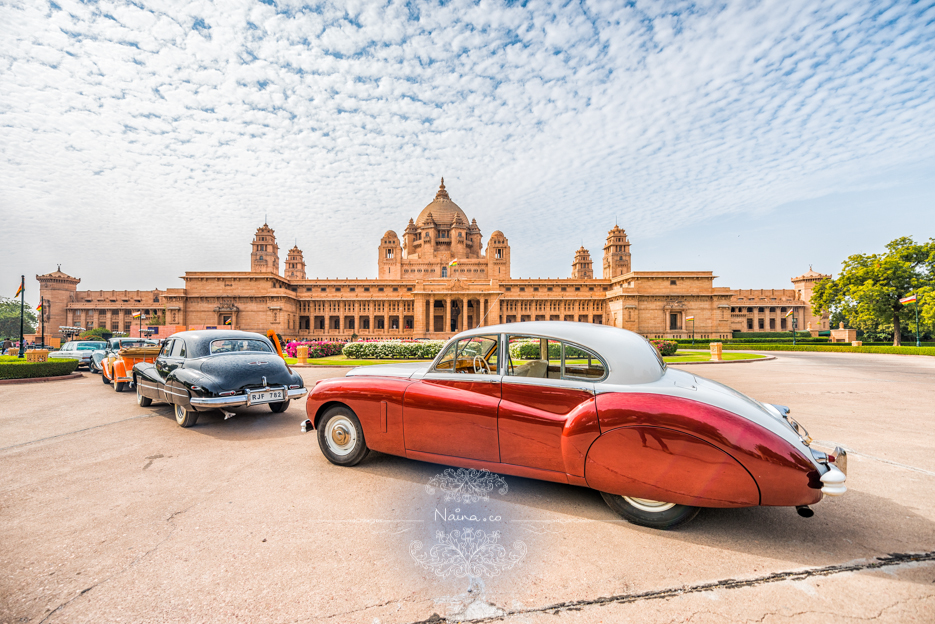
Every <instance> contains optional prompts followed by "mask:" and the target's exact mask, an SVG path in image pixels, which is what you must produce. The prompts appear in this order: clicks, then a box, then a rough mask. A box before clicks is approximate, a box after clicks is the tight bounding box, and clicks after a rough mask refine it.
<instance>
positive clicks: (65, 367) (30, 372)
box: [0, 357, 78, 379]
mask: <svg viewBox="0 0 935 624" xmlns="http://www.w3.org/2000/svg"><path fill="white" fill-rule="evenodd" d="M76 368H78V360H59V359H55V360H49V361H47V362H27V361H26V359H25V358H24V359H22V360H21V359H19V358H8V357H4V358H0V379H34V378H36V377H59V376H61V375H69V374H71V373H72V372H74V370H75V369H76Z"/></svg>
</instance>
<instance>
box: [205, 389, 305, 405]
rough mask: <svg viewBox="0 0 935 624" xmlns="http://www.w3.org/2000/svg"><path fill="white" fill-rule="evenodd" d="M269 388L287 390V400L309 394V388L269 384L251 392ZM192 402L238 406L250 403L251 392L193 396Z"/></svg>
mask: <svg viewBox="0 0 935 624" xmlns="http://www.w3.org/2000/svg"><path fill="white" fill-rule="evenodd" d="M269 390H285V391H286V400H287V401H291V400H292V399H298V398H301V397H304V396H305V395H306V394H308V388H293V389H291V390H289V389H288V388H285V387H283V386H280V387H276V388H270V387H269V386H267V387H265V388H254V389H253V390H251V392H267V391H269ZM190 402H191V404H192V405H194V406H197V407H217V408H221V407H236V406H238V405H249V404H250V394H249V393H247V394H235V395H231V396H226V397H192V398H191V400H190Z"/></svg>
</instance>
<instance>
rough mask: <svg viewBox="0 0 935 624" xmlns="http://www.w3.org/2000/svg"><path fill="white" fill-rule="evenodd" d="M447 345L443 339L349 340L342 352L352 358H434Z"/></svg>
mask: <svg viewBox="0 0 935 624" xmlns="http://www.w3.org/2000/svg"><path fill="white" fill-rule="evenodd" d="M443 346H445V341H443V340H422V341H418V342H416V341H406V342H403V341H402V340H379V341H374V342H349V343H347V344H346V345H344V348H343V349H342V350H341V352H342V353H343V354H344V356H345V357H346V358H348V359H350V360H367V359H379V360H408V359H420V360H431V359H434V358H435V356H436V355H438V352H439V351H441V350H442V347H443Z"/></svg>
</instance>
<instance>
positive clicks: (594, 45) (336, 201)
mask: <svg viewBox="0 0 935 624" xmlns="http://www.w3.org/2000/svg"><path fill="white" fill-rule="evenodd" d="M933 24H935V8H933V3H932V2H886V1H882V0H874V1H865V2H858V1H853V2H823V1H820V0H764V1H762V2H740V1H738V2H726V3H725V2H720V1H718V2H705V1H698V2H678V1H673V2H663V1H659V2H643V1H641V0H640V1H635V2H627V3H624V2H620V1H617V0H606V1H605V0H595V1H591V2H554V3H550V2H534V1H530V2H498V1H488V0H482V1H480V2H467V1H460V0H454V1H451V2H419V1H413V2H394V1H391V2H346V3H298V2H290V1H278V0H258V1H257V0H240V1H238V0H224V1H222V2H216V3H215V2H209V1H206V0H195V1H191V0H176V1H173V0H152V1H148V0H136V1H127V2H123V1H117V0H111V1H99V2H95V1H87V2H75V1H72V0H55V1H54V2H53V1H48V2H41V1H37V0H28V1H18V0H12V1H7V2H5V3H3V4H2V5H0V44H2V45H0V211H2V217H3V219H2V220H3V222H4V223H5V224H6V226H5V227H4V228H3V233H2V234H0V236H2V243H3V247H4V249H5V252H4V253H9V254H16V253H19V252H20V251H22V250H24V249H26V248H27V247H31V248H35V245H36V243H35V242H33V243H29V242H26V241H23V240H21V237H19V236H14V235H13V234H14V233H15V232H22V231H34V230H35V229H36V228H42V227H45V228H46V230H47V231H48V229H49V228H48V226H50V225H55V224H59V223H67V224H68V228H67V231H68V232H69V233H70V235H79V236H89V237H94V236H101V234H102V233H103V232H104V231H106V232H108V234H107V238H109V239H110V240H112V241H115V242H116V241H120V240H126V239H129V238H130V237H131V236H133V235H134V233H136V232H140V231H141V230H145V231H146V232H147V237H146V239H145V240H143V241H136V242H134V244H133V245H134V246H133V248H134V249H135V250H137V251H140V252H143V253H151V252H155V251H156V250H162V251H163V256H162V257H163V259H164V262H161V263H160V266H159V267H153V268H152V271H154V273H152V275H150V276H149V277H150V278H151V279H157V282H159V283H162V284H164V285H173V284H171V283H170V284H165V282H166V281H168V280H170V279H171V278H174V277H176V276H178V275H180V274H181V271H183V270H185V269H188V270H201V269H211V268H226V269H238V268H240V269H246V268H247V256H246V250H247V245H248V241H249V238H250V236H251V234H252V230H253V228H255V227H256V225H257V224H258V223H259V222H261V220H262V218H263V215H264V214H268V215H269V220H270V223H271V224H272V225H273V226H274V227H276V228H277V230H278V232H279V233H280V234H281V235H282V236H283V237H284V240H281V244H282V245H284V246H286V247H289V246H291V245H292V239H293V237H297V238H298V241H299V244H300V246H301V247H303V248H304V249H305V251H306V258H307V259H309V260H311V262H310V265H311V266H310V273H311V274H313V275H319V276H327V275H331V276H339V277H344V276H345V275H351V276H361V277H363V276H368V275H373V274H374V272H375V266H374V265H375V255H374V254H375V245H376V244H377V239H378V237H379V236H380V235H381V234H382V232H383V231H384V230H385V229H387V228H390V227H391V228H394V229H401V228H402V227H404V226H405V223H406V221H407V220H408V218H409V217H410V216H414V215H416V214H417V213H418V210H419V209H420V208H421V207H422V205H424V204H425V203H428V201H430V200H431V197H432V194H433V192H434V188H435V186H436V184H437V178H438V176H441V175H444V176H446V182H448V183H449V184H448V187H449V190H450V191H451V192H452V195H453V198H454V199H455V201H458V202H459V203H460V204H461V205H462V206H464V207H465V208H466V210H467V211H468V213H469V216H471V217H476V218H477V219H478V221H479V223H480V225H481V227H482V229H483V230H484V234H485V235H487V234H489V233H490V232H492V231H493V229H502V230H503V231H504V232H506V233H507V235H508V236H509V237H510V239H511V243H512V244H514V245H515V246H516V247H517V248H523V247H526V248H527V249H530V250H532V249H534V248H535V246H536V245H541V244H543V243H557V242H558V241H560V240H562V239H563V237H569V236H574V237H575V238H577V237H578V235H579V234H580V235H581V237H587V238H588V239H589V240H591V239H595V238H596V239H597V240H596V241H594V242H595V243H596V242H598V241H602V239H603V234H602V232H603V231H606V229H607V227H608V226H609V225H610V224H612V221H613V219H614V218H615V217H617V218H619V220H620V222H621V223H622V224H623V225H625V226H626V227H627V228H628V229H630V230H631V231H632V230H633V229H636V230H640V231H643V232H658V231H660V230H665V229H666V228H669V227H673V226H675V225H684V224H686V223H691V222H695V221H699V220H702V219H704V218H707V217H710V216H712V215H720V214H725V213H730V212H733V211H748V210H768V209H770V208H772V207H775V206H777V205H779V204H781V203H783V202H788V201H792V200H796V199H805V198H810V197H815V196H818V195H821V194H826V193H830V192H834V191H838V190H842V189H851V188H854V187H855V186H856V185H859V184H860V183H861V181H862V180H863V179H864V178H865V177H866V176H867V175H868V172H880V171H885V170H888V169H896V168H899V167H904V166H909V165H912V164H913V163H918V162H921V161H923V160H925V159H927V158H930V157H931V156H932V144H933V142H932V141H933V125H935V97H933V93H935V90H933V79H935V75H933V59H935V45H933V30H935V26H933ZM530 217H534V218H532V219H531V218H530ZM103 223H107V226H106V229H101V225H102V224H103ZM169 225H185V226H186V227H190V228H191V230H192V237H191V238H188V239H185V238H184V236H183V237H182V238H178V237H177V236H174V235H172V234H170V231H169V228H168V227H166V226H169ZM52 229H54V230H55V231H53V232H50V233H49V234H48V235H47V236H46V237H44V239H43V240H45V241H46V243H48V244H49V245H50V246H54V245H56V244H61V243H63V242H65V241H66V237H65V235H64V233H62V232H59V231H58V229H56V228H52ZM202 236H204V238H200V237H202ZM358 240H359V241H363V243H364V244H365V245H367V247H366V248H365V249H364V250H363V252H358V250H357V249H356V248H354V247H353V246H354V245H357V241H358ZM196 242H197V245H196V244H195V243H196ZM575 243H576V244H575V245H573V246H572V247H577V240H576V241H575ZM370 245H372V246H373V249H371V248H370ZM565 246H568V245H567V244H566V245H565ZM572 247H569V249H568V250H567V251H568V253H566V254H565V255H564V256H558V257H556V259H555V260H554V261H553V260H549V261H547V262H546V264H544V265H541V266H539V265H535V264H533V261H534V260H535V259H536V258H528V259H525V260H523V259H521V258H520V257H517V262H516V265H515V271H514V273H515V274H521V275H530V274H532V275H543V274H550V275H556V274H561V275H565V274H567V272H568V269H567V265H568V263H569V262H570V261H571V253H572ZM592 247H593V245H592ZM592 251H595V250H594V249H593V248H592ZM371 252H372V253H371ZM598 254H599V250H598ZM283 255H284V254H283ZM527 255H533V254H532V252H531V251H530V254H527ZM535 255H537V256H539V257H538V260H539V261H540V262H541V261H542V258H541V254H535ZM565 256H567V257H565ZM6 257H11V256H6ZM524 262H525V264H524ZM549 262H551V263H552V264H549ZM4 264H7V263H6V262H4ZM105 267H106V268H107V269H108V271H109V272H110V275H111V277H112V278H113V279H114V280H116V282H117V284H114V285H118V284H122V283H124V282H126V283H127V284H128V285H130V284H135V285H136V287H152V286H151V285H149V284H140V283H139V279H135V280H134V279H131V275H130V272H131V270H130V269H129V268H127V269H125V268H122V267H119V266H117V267H114V266H111V265H108V264H106V263H104V262H103V261H102V260H99V259H95V258H92V257H86V258H83V259H81V260H78V259H73V260H72V264H71V265H70V267H69V266H66V267H63V268H70V269H71V272H73V273H76V274H81V273H82V272H87V273H95V272H97V273H99V272H100V271H101V270H102V269H104V268H105ZM543 267H544V268H545V270H540V269H542V268H543ZM52 268H54V267H51V266H46V265H42V266H36V269H37V271H41V272H45V271H46V270H50V269H52ZM549 269H552V270H549ZM123 271H126V273H124V272H123ZM4 277H6V276H4ZM121 280H123V281H121ZM7 281H10V280H7ZM112 283H113V282H112Z"/></svg>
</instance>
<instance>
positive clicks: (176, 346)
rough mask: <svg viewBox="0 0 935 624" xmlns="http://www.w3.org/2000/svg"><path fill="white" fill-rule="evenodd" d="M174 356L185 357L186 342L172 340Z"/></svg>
mask: <svg viewBox="0 0 935 624" xmlns="http://www.w3.org/2000/svg"><path fill="white" fill-rule="evenodd" d="M172 357H185V342H184V341H183V340H178V339H176V340H174V341H173V342H172Z"/></svg>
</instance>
